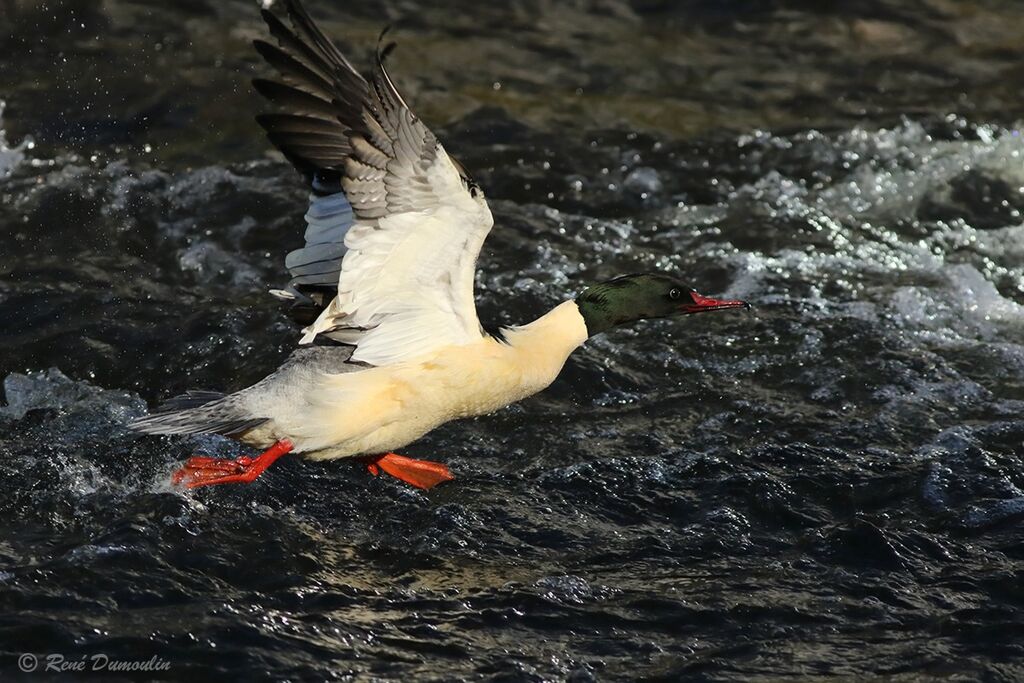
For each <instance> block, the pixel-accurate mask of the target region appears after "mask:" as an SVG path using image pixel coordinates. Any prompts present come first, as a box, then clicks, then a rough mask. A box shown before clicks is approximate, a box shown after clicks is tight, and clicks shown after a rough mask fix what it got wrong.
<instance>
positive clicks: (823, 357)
mask: <svg viewBox="0 0 1024 683" xmlns="http://www.w3.org/2000/svg"><path fill="white" fill-rule="evenodd" d="M785 4H788V5H789V6H788V7H784V6H783V5H784V3H752V2H731V3H721V2H689V3H667V2H666V3H659V2H633V3H630V2H623V1H619V0H606V1H605V2H599V3H552V4H548V3H543V2H531V1H526V0H524V1H522V2H516V3H510V4H508V5H507V6H503V7H495V8H490V9H488V8H486V7H481V6H480V5H479V4H478V3H470V2H466V3H459V6H456V4H453V3H441V2H437V3H432V2H425V3H412V2H398V1H395V2H384V3H373V6H372V7H356V8H345V7H341V6H337V7H336V6H334V5H332V4H331V3H312V2H311V6H310V8H309V9H310V10H311V12H312V13H313V14H314V15H315V16H318V17H323V18H325V19H326V20H327V21H326V28H327V29H328V30H330V31H331V32H332V33H333V34H334V35H337V36H338V38H339V40H341V41H343V43H344V45H346V46H347V47H349V48H350V49H351V51H352V53H353V54H354V55H356V56H357V57H358V58H360V59H362V58H364V57H366V55H367V54H368V49H369V48H370V47H372V45H373V44H374V41H375V39H376V33H377V32H378V30H379V28H380V27H381V26H382V25H383V24H385V23H387V22H388V21H395V22H396V32H395V34H394V35H395V37H396V38H398V40H399V41H400V48H399V50H398V52H397V53H396V54H395V57H394V66H393V72H394V74H395V75H396V77H397V80H398V81H399V86H400V87H402V88H403V89H404V90H405V91H406V93H407V95H408V99H410V101H411V102H413V103H414V104H413V106H414V108H416V109H417V110H418V111H419V113H420V114H421V115H422V116H423V117H424V118H425V119H426V120H427V121H428V122H429V123H431V124H432V125H433V126H434V128H435V130H437V131H438V132H439V133H440V134H441V136H442V138H443V139H444V140H445V141H446V142H447V144H448V147H449V149H451V150H452V151H453V152H454V153H455V154H456V155H458V156H459V157H460V159H461V160H462V161H463V162H464V163H465V165H466V166H467V167H468V168H469V169H470V170H471V171H472V172H473V174H474V176H475V177H476V178H477V180H478V181H479V182H480V184H481V185H482V186H483V188H484V190H485V192H486V193H487V194H488V196H489V198H490V203H491V207H492V210H493V212H494V214H495V219H496V226H495V229H494V231H493V232H492V235H491V237H490V239H489V241H488V243H487V244H486V245H485V248H484V251H483V254H482V258H481V264H480V267H481V272H480V276H479V279H478V285H479V287H478V296H479V306H480V311H481V317H482V318H483V319H484V320H485V321H486V322H489V323H491V324H493V325H498V324H510V323H517V322H523V321H526V320H529V319H532V318H533V317H536V316H537V315H538V314H540V313H541V312H543V311H544V310H546V309H547V308H548V307H550V306H552V305H554V304H556V303H557V302H559V301H561V300H563V299H565V298H567V297H569V296H572V295H573V294H574V293H575V292H577V291H578V290H579V289H580V288H581V287H582V286H584V285H585V284H586V283H589V282H592V281H594V280H599V279H604V278H607V277H611V276H614V275H616V274H620V273H624V272H631V271H637V270H651V269H659V270H665V271H669V272H674V273H679V274H682V276H683V277H684V278H685V279H686V280H687V281H688V282H690V283H691V284H692V285H693V286H694V287H696V288H697V289H698V290H699V291H701V292H703V293H705V294H711V295H726V296H728V297H730V298H732V297H739V298H744V299H747V300H749V301H750V302H751V303H752V304H753V305H754V309H753V310H752V311H750V312H746V313H745V312H735V313H723V314H716V315H713V316H704V317H695V318H691V319H684V320H678V321H655V322H646V323H642V324H639V325H636V326H635V327H633V328H631V329H623V330H619V331H615V332H613V333H611V334H608V335H605V336H603V337H600V338H596V339H593V340H591V341H590V342H588V344H587V345H586V346H585V347H584V348H583V349H581V350H580V351H579V352H577V353H576V354H575V355H574V356H573V357H572V358H571V359H570V361H569V363H568V364H567V366H566V368H565V371H564V373H563V376H562V377H561V378H560V379H559V380H558V381H557V382H556V383H555V384H554V385H553V386H552V387H551V388H550V389H549V390H548V391H547V392H545V393H544V394H541V395H540V396H538V397H535V398H533V399H530V400H527V401H525V402H523V403H522V404H519V405H516V406H513V407H510V408H508V409H505V410H503V411H500V412H499V413H497V414H495V415H492V416H489V417H485V418H480V419H476V420H471V421H464V422H460V423H455V424H451V425H447V426H445V427H444V428H442V429H440V430H438V431H437V432H435V433H434V434H431V435H430V436H428V437H427V438H425V439H423V440H422V441H421V442H419V443H417V444H414V445H413V446H411V447H409V448H408V449H407V453H408V454H409V455H412V456H419V457H423V458H430V459H437V460H443V461H446V462H447V463H448V464H449V465H450V466H451V468H452V470H453V472H454V473H455V475H456V477H457V478H456V481H454V482H452V483H450V484H447V485H444V486H441V487H439V488H437V489H435V490H433V491H431V492H429V493H423V492H419V491H415V490H412V489H410V488H408V487H406V486H405V485H403V484H401V483H399V482H397V481H396V480H393V479H390V478H386V477H382V478H373V477H370V476H369V475H367V473H366V472H365V470H364V469H362V468H360V467H356V466H353V465H352V464H349V463H345V462H332V463H320V464H314V463H306V462H303V461H301V460H298V459H289V458H285V459H283V460H282V461H280V462H279V463H278V464H277V465H275V466H274V467H273V468H272V469H271V470H270V471H268V473H267V474H265V475H264V476H263V477H262V478H260V479H259V480H258V481H257V482H256V483H254V484H252V485H250V486H224V487H211V488H208V489H199V490H196V491H193V492H188V493H183V492H180V491H176V490H173V489H172V488H170V487H169V485H168V474H169V472H170V471H171V470H172V469H173V468H174V467H175V466H176V465H177V464H178V463H179V462H180V461H182V460H183V459H184V458H186V457H187V456H189V455H190V454H192V453H196V452H203V453H211V454H219V455H228V454H234V453H237V452H238V451H239V447H237V446H236V445H234V444H233V443H232V442H230V441H227V440H225V439H221V438H219V437H202V438H155V437H141V436H138V435H134V434H132V433H130V432H128V431H127V430H126V427H125V425H126V423H127V421H128V420H130V419H131V418H132V417H134V416H137V415H140V414H142V413H143V412H144V411H145V409H146V404H147V402H148V403H152V402H154V401H155V400H157V399H159V398H164V397H167V396H170V395H173V394H176V393H180V392H181V391H183V390H185V389H187V388H207V389H228V390H230V389H238V388H241V387H243V386H246V385H247V384H249V383H251V382H253V381H255V380H257V379H259V378H261V377H262V376H264V375H265V374H267V373H268V372H270V371H271V370H273V369H274V368H275V367H276V365H277V363H279V362H280V360H281V359H282V358H283V357H284V356H285V355H286V354H287V353H288V351H289V349H290V348H291V347H292V346H293V344H294V343H295V341H296V334H295V330H294V328H293V327H292V326H291V324H290V323H289V321H288V320H287V318H286V316H285V315H284V313H283V311H282V310H281V309H280V308H279V307H278V306H277V304H276V303H275V302H274V301H273V300H272V299H271V298H270V297H268V296H267V295H266V293H265V292H266V290H267V289H268V288H269V287H272V286H277V285H280V284H282V283H283V281H284V279H285V276H284V273H283V263H282V261H283V254H284V253H285V252H286V251H288V250H289V249H292V248H295V247H296V246H298V245H299V243H300V235H301V231H302V224H301V215H302V213H303V212H304V208H305V207H304V202H305V189H304V188H303V187H302V184H301V182H300V180H299V178H298V177H297V176H296V174H294V173H293V172H292V171H291V169H290V167H289V166H288V165H287V164H286V163H284V162H283V161H281V160H280V159H279V158H275V157H273V156H271V155H269V154H268V152H267V150H268V149H269V146H268V145H267V144H266V143H265V142H264V141H263V140H262V138H261V136H260V134H259V132H258V130H257V128H256V126H255V124H253V123H252V121H251V118H252V113H253V112H254V111H256V110H257V109H258V108H259V106H260V104H259V103H258V101H257V97H256V95H255V94H253V93H251V92H250V90H249V88H248V85H247V79H248V78H249V77H250V76H252V75H255V74H256V73H266V72H265V71H263V70H262V67H260V66H258V59H257V57H256V55H255V53H253V52H252V51H251V50H250V49H249V48H248V46H247V41H248V40H249V39H251V38H253V37H257V36H258V35H260V34H261V31H262V29H261V28H260V24H259V19H258V15H257V11H256V3H254V2H229V3H222V2H216V3H215V2H212V1H211V2H208V1H207V0H190V1H189V2H187V3H176V4H174V5H170V4H168V3H159V4H158V3H153V4H149V3H144V2H127V1H123V0H107V2H98V1H97V2H92V1H90V0H80V1H78V2H70V3H65V4H64V5H63V6H62V8H61V9H60V11H59V12H52V11H49V10H47V9H45V6H44V5H41V4H37V3H34V2H28V1H26V0H15V1H14V2H13V3H10V2H8V3H7V4H3V3H0V8H2V9H0V12H3V11H6V12H9V13H10V15H11V17H13V19H11V20H10V21H9V22H7V23H6V25H5V26H4V27H2V28H0V48H2V49H3V51H4V54H5V56H4V57H3V60H4V63H3V67H4V68H3V69H2V70H0V99H3V100H5V101H6V103H7V107H6V110H5V111H4V112H3V116H4V119H3V124H2V127H0V244H2V248H0V322H2V323H3V324H2V325H0V373H2V374H0V376H2V377H6V379H5V380H4V391H5V396H6V404H7V405H6V407H3V408H0V427H2V432H3V435H2V440H0V647H2V650H3V654H2V658H0V671H4V672H7V673H10V674H12V675H13V674H16V673H17V667H16V660H17V657H18V655H19V654H20V653H25V652H30V653H36V654H37V655H39V656H40V657H42V656H44V655H45V654H47V653H61V654H63V655H64V656H65V657H66V658H67V659H68V660H72V661H79V660H82V658H86V657H89V656H90V655H94V654H98V653H102V654H105V655H107V656H108V657H110V658H112V659H118V658H119V659H130V660H146V659H149V658H150V657H152V656H154V655H156V656H159V657H161V658H162V659H163V660H166V661H167V662H168V663H169V665H170V669H169V670H167V671H165V672H162V673H161V672H156V673H149V674H147V677H157V678H159V677H165V678H171V679H182V678H185V677H186V676H196V675H199V676H201V675H204V674H207V675H213V674H216V673H218V672H221V673H223V674H231V675H233V676H234V677H240V679H243V680H248V679H252V678H254V677H260V676H270V677H274V678H292V679H300V678H330V677H346V676H355V677H360V678H361V677H373V676H377V677H381V678H392V677H395V678H397V677H403V678H410V677H421V678H425V679H437V680H450V679H453V678H475V679H498V680H541V679H562V678H566V677H568V678H571V679H572V680H576V681H584V680H591V679H594V678H596V679H608V680H622V679H630V678H642V679H647V680H678V679H679V678H681V677H684V676H694V677H699V678H704V679H711V680H722V679H730V678H744V679H757V678H762V679H769V680H775V679H778V678H781V677H786V676H798V677H815V676H821V677H825V676H839V677H846V678H847V679H850V680H860V679H862V678H863V677H865V676H871V675H894V676H897V675H904V676H907V677H914V676H925V677H940V678H946V679H952V680H961V679H962V680H976V679H980V678H987V679H989V680H997V679H1005V680H1014V679H1017V680H1019V679H1020V678H1021V677H1022V676H1024V664H1022V661H1024V660H1022V657H1024V646H1022V644H1021V643H1022V636H1024V588H1022V586H1024V545H1022V541H1024V307H1022V306H1024V217H1022V215H1021V212H1022V211H1024V140H1022V137H1021V135H1020V131H1019V128H1018V124H1017V121H1018V120H1019V119H1021V118H1022V117H1024V99H1022V98H1021V94H1020V93H1021V92H1022V88H1021V86H1022V85H1024V83H1022V81H1024V75H1022V74H1024V71H1022V69H1021V67H1020V64H1021V63H1022V61H1021V60H1022V59H1024V48H1022V47H1021V44H1020V40H1019V37H1020V35H1021V34H1022V31H1024V8H1018V6H1017V5H1016V4H1015V3H1010V2H1005V3H999V2H994V1H989V2H965V3H951V2H946V1H945V0H920V1H918V2H887V1H883V0H878V1H874V2H868V1H865V2H847V3H838V4H837V5H838V6H837V7H834V8H832V9H822V8H819V7H818V5H817V3H785ZM51 9H52V8H51ZM5 31H6V33H5ZM357 61H358V60H357ZM362 63H365V61H363V62H362Z"/></svg>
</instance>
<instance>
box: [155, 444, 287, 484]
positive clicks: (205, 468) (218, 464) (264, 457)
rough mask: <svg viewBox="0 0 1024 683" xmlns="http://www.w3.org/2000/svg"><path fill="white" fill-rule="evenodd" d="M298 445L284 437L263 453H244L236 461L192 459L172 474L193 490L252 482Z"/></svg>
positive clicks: (172, 477)
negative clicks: (250, 454) (215, 485)
mask: <svg viewBox="0 0 1024 683" xmlns="http://www.w3.org/2000/svg"><path fill="white" fill-rule="evenodd" d="M294 447H295V446H293V445H292V442H291V441H289V440H288V439H281V440H280V441H278V442H277V443H275V444H274V445H273V446H271V447H270V448H268V449H267V450H265V451H264V452H263V453H261V454H260V455H259V456H257V457H255V458H250V457H247V456H242V457H241V458H237V459H235V460H230V459H222V458H207V457H201V456H197V457H194V458H189V459H188V461H187V462H186V463H185V465H184V466H183V467H182V468H181V469H179V470H177V471H175V473H174V474H173V475H171V483H173V484H174V485H178V484H181V483H185V485H186V486H188V488H190V489H194V488H195V487H197V486H209V485H211V484H230V483H232V482H241V483H245V484H248V483H249V482H251V481H253V480H254V479H256V477H258V476H260V475H261V474H263V471H264V470H265V469H267V468H268V467H270V466H271V465H272V464H274V461H275V460H277V459H278V458H280V457H281V456H282V455H284V454H285V453H288V452H289V451H291V450H292V449H293V448H294Z"/></svg>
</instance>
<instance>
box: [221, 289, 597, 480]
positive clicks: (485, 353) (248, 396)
mask: <svg viewBox="0 0 1024 683" xmlns="http://www.w3.org/2000/svg"><path fill="white" fill-rule="evenodd" d="M503 335H504V337H505V341H499V340H498V339H497V338H495V337H491V336H489V335H488V336H482V337H481V338H480V339H479V340H477V341H476V342H474V343H471V344H465V345H462V346H457V347H454V346H453V347H442V348H439V349H434V350H431V351H429V352H427V353H425V354H423V355H420V356H416V357H412V358H409V359H407V360H403V361H401V362H398V363H393V364H388V365H383V366H378V367H360V366H358V365H352V364H351V363H347V362H345V363H337V362H335V363H333V368H332V367H331V366H330V364H329V363H323V360H321V363H323V365H324V367H323V369H322V370H318V371H317V370H314V371H312V372H310V371H308V368H309V366H310V363H309V361H313V360H314V359H315V357H317V356H319V357H320V358H321V359H324V358H325V357H326V356H328V355H329V354H333V355H335V357H336V359H335V361H336V360H337V357H339V356H342V355H343V354H344V353H345V351H339V350H338V349H339V347H314V348H312V349H303V350H300V351H299V352H297V357H296V359H295V361H293V363H295V362H298V368H299V372H302V373H303V374H304V375H305V376H304V377H302V378H301V380H300V381H296V380H297V379H299V378H296V377H294V376H293V374H292V373H293V372H295V371H289V370H288V368H289V366H288V365H286V366H285V369H284V372H282V373H280V376H277V375H271V376H270V377H268V378H267V379H266V380H264V381H263V382H261V383H259V384H256V385H254V386H253V387H251V388H250V389H248V390H245V391H244V392H243V396H244V397H245V401H246V404H247V405H246V408H247V410H248V412H249V413H250V414H259V415H268V416H271V417H270V419H268V420H267V422H265V423H264V424H262V425H260V426H259V427H256V428H255V429H252V430H251V431H248V432H247V433H245V435H244V436H242V437H241V438H240V440H241V441H244V442H246V443H249V444H252V445H254V446H260V447H264V448H265V447H267V446H269V445H270V444H272V443H274V442H275V441H280V440H282V439H287V440H289V441H290V442H291V443H292V444H293V446H294V450H295V451H296V452H299V453H304V454H306V456H307V457H309V458H312V459H316V460H325V459H333V458H347V457H352V456H357V455H362V454H367V453H387V452H390V451H394V450H397V449H399V448H402V447H403V446H406V445H407V444H409V443H411V442H413V441H415V440H416V439H419V438H420V437H421V436H423V435H424V434H426V433H427V432H429V431H431V430H433V429H434V428H435V427H438V426H439V425H442V424H444V423H446V422H450V421H451V420H455V419H458V418H463V417H472V416H474V415H485V414H487V413H491V412H494V411H495V410H497V409H499V408H502V407H504V406H507V405H508V404H510V403H514V402H515V401H518V400H520V399H523V398H526V397H527V396H531V395H533V394H535V393H537V392H538V391H541V390H542V389H544V388H545V387H547V386H548V385H549V384H551V382H553V381H554V379H555V378H556V377H557V376H558V373H559V372H560V371H561V369H562V365H563V364H564V363H565V360H566V358H568V357H569V354H570V353H572V351H573V350H574V349H575V348H576V347H578V346H579V345H580V344H582V343H583V342H584V340H586V338H587V330H586V326H585V325H584V322H583V318H582V316H580V314H579V310H578V308H577V306H576V304H575V303H574V302H572V301H567V302H565V303H563V304H561V305H560V306H558V307H556V308H555V309H554V310H552V311H551V312H550V313H548V314H546V315H544V316H543V317H541V318H540V319H538V320H536V321H534V322H533V323H530V324H529V325H524V326H522V327H517V328H511V329H507V330H505V331H504V332H503ZM304 357H305V362H303V360H304ZM303 368H305V370H304V369H303ZM339 369H341V370H348V371H347V372H337V370H339ZM332 370H334V372H332ZM299 387H301V389H298V388H299ZM296 389H298V390H296ZM282 399H284V400H282Z"/></svg>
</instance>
